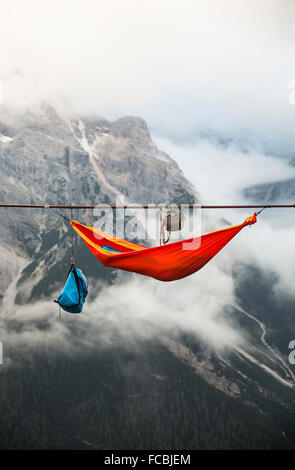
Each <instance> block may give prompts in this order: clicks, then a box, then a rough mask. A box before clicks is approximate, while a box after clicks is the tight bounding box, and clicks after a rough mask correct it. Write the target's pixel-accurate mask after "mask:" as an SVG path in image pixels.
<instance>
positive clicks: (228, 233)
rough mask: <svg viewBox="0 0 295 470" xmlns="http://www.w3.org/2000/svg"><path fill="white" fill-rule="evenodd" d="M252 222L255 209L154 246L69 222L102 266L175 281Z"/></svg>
mask: <svg viewBox="0 0 295 470" xmlns="http://www.w3.org/2000/svg"><path fill="white" fill-rule="evenodd" d="M255 222H256V212H255V213H254V214H253V215H252V216H251V217H248V218H247V219H246V220H245V221H244V222H243V223H242V224H239V225H234V226H233V227H228V228H225V229H222V230H216V231H215V232H210V233H207V234H206V235H202V236H201V237H196V238H190V239H189V240H181V241H178V242H175V243H170V244H169V245H162V246H156V247H153V248H148V247H145V246H142V245H137V244H135V243H131V242H128V241H126V240H121V239H120V238H115V237H111V236H109V235H106V234H105V233H104V232H101V231H100V230H98V229H96V228H93V227H87V226H85V225H82V224H79V223H78V222H75V221H74V220H73V221H71V225H72V227H73V228H74V229H75V230H76V232H77V233H78V234H79V235H80V236H81V237H82V239H83V240H84V242H85V243H86V245H87V246H88V248H89V249H90V250H91V251H92V253H93V254H94V256H96V258H97V259H98V260H99V261H100V262H101V263H102V264H104V265H105V266H111V267H113V268H119V269H124V270H125V271H132V272H135V273H139V274H144V275H145V276H151V277H154V278H155V279H159V280H160V281H175V280H177V279H181V278H183V277H186V276H189V275H190V274H193V273H195V272H196V271H198V270H199V269H201V268H202V267H203V266H205V264H206V263H208V261H210V259H211V258H213V257H214V256H215V255H216V254H217V253H218V252H219V251H220V250H221V249H222V248H223V247H224V246H225V245H226V244H227V243H228V242H229V241H230V240H231V239H232V238H233V237H234V236H236V235H237V234H238V233H239V232H240V230H242V228H244V227H246V225H252V224H254V223H255ZM194 246H195V248H194Z"/></svg>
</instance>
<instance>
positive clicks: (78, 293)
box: [54, 264, 88, 313]
mask: <svg viewBox="0 0 295 470" xmlns="http://www.w3.org/2000/svg"><path fill="white" fill-rule="evenodd" d="M87 294H88V282H87V279H86V277H85V276H84V274H83V273H82V271H81V269H79V268H76V266H75V265H74V264H72V265H71V268H70V270H69V275H68V279H67V281H66V283H65V286H64V288H63V290H62V292H61V294H60V296H59V297H58V299H57V300H54V302H56V303H58V304H59V305H60V307H61V308H62V309H63V310H65V311H66V312H70V313H80V312H81V311H82V307H83V304H84V301H85V299H86V297H87Z"/></svg>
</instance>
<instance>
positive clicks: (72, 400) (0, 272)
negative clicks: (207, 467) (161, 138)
mask: <svg viewBox="0 0 295 470" xmlns="http://www.w3.org/2000/svg"><path fill="white" fill-rule="evenodd" d="M118 196H124V197H125V202H126V201H128V202H131V203H139V204H147V203H156V204H158V203H171V202H175V203H193V202H196V201H197V198H198V196H197V195H196V194H195V190H194V188H193V187H192V185H191V184H190V183H189V181H187V180H186V179H185V178H184V176H183V174H182V172H181V170H180V168H179V167H178V165H177V164H176V163H175V162H174V161H173V159H172V158H170V156H169V155H167V154H166V153H164V152H162V151H161V150H159V149H157V147H156V146H155V145H154V143H153V142H152V140H151V137H150V134H149V130H148V128H147V124H146V123H145V121H144V120H143V119H141V118H138V117H124V118H121V119H119V120H117V121H115V122H109V121H107V120H105V119H103V118H101V117H96V116H92V117H89V116H80V117H77V116H75V117H73V116H65V115H62V114H60V113H58V112H57V111H56V110H54V109H53V108H52V107H49V106H48V105H42V106H40V108H38V109H37V110H30V111H27V112H25V113H21V114H17V113H14V112H11V111H9V110H5V109H3V108H2V112H1V116H0V200H1V202H2V203H8V202H15V203H17V202H19V203H32V204H38V203H42V204H45V203H48V204H50V203H51V204H62V203H73V204H92V205H94V204H99V203H104V204H114V203H115V201H116V197H118ZM1 211H2V212H1V215H2V217H1V226H0V289H1V290H0V293H1V311H2V314H1V317H0V322H1V323H0V324H1V331H2V335H3V339H2V338H0V340H2V341H3V343H4V346H5V348H6V349H5V351H6V353H5V354H6V357H7V358H8V359H9V360H8V359H7V361H8V362H7V363H6V364H4V365H3V367H2V369H0V375H1V379H2V380H1V384H2V385H1V388H0V414H1V416H2V421H1V424H0V447H1V448H65V447H66V448H103V449H110V448H121V449H132V448H133V449H139V448H149V449H153V448H154V449H167V448H175V449H206V448H207V449H208V448H295V432H294V430H293V422H294V416H295V389H294V379H295V376H294V372H293V370H292V367H291V366H290V364H289V363H288V360H287V357H286V342H287V339H288V338H290V335H291V336H292V334H293V337H295V329H294V321H293V317H292V312H293V299H292V298H288V297H286V296H284V297H280V295H279V294H278V293H277V292H276V290H275V285H276V282H277V279H276V278H275V277H272V273H267V272H263V271H261V270H260V269H259V268H257V267H253V266H252V265H247V264H245V266H243V267H240V266H239V267H234V269H233V273H232V276H233V279H234V282H235V294H236V304H235V305H228V306H227V308H226V309H225V311H224V315H225V316H226V317H227V318H228V319H230V320H231V321H232V322H233V323H235V325H236V328H237V329H243V331H245V332H246V336H247V341H245V343H244V345H243V347H242V346H241V347H237V346H235V347H232V348H231V350H230V351H227V353H224V354H223V353H221V352H217V351H215V350H214V349H213V348H212V347H209V346H208V344H205V342H204V341H203V340H201V339H197V338H196V337H194V336H193V335H189V334H187V333H185V332H181V331H180V332H179V334H178V335H177V336H175V335H174V336H171V337H170V336H169V335H167V334H161V332H160V334H158V335H157V336H156V337H154V338H153V339H145V340H143V339H138V340H137V341H136V342H135V343H136V344H134V342H133V343H132V342H130V344H129V343H126V342H125V341H123V339H122V337H121V336H120V334H118V335H117V336H112V335H113V333H112V335H111V339H110V346H109V347H108V348H105V349H100V348H98V347H94V346H93V340H92V343H91V345H90V344H89V340H88V339H89V336H90V335H92V337H93V335H94V336H95V335H97V337H98V338H100V336H99V335H101V334H102V333H101V332H104V331H105V335H106V336H108V335H110V332H109V330H108V323H107V322H108V321H111V320H110V318H112V315H111V314H112V312H111V311H110V312H109V315H108V317H110V318H105V317H104V316H101V317H100V321H101V323H100V324H99V327H98V325H97V322H96V323H94V322H93V321H92V318H90V317H89V318H87V317H85V318H84V317H83V316H79V317H75V318H72V317H70V316H68V317H66V319H64V318H62V319H59V317H58V315H56V317H53V316H52V314H51V313H50V314H46V315H45V314H43V313H42V309H44V308H45V307H44V306H45V305H46V302H51V300H52V298H53V296H54V295H55V294H56V293H57V292H58V290H59V289H60V288H61V287H62V285H63V282H64V280H65V277H66V274H67V270H68V266H69V261H70V257H71V237H70V232H69V227H68V224H67V223H66V222H65V221H64V220H63V219H62V218H60V217H59V216H58V215H57V214H56V213H54V212H52V211H51V210H47V211H46V210H38V209H34V210H18V209H11V210H7V209H1ZM68 215H69V214H68ZM74 216H75V217H76V216H77V214H74ZM79 220H81V221H82V222H83V221H84V222H87V223H88V222H89V223H92V222H93V217H92V214H90V213H87V212H86V211H85V213H84V212H83V213H82V211H80V212H79ZM75 243H76V250H75V251H76V259H77V260H78V261H79V262H81V263H82V265H83V270H85V272H86V274H87V277H88V279H89V282H90V285H91V289H90V294H89V300H88V301H89V302H90V303H91V302H92V301H94V300H95V299H97V305H98V307H97V315H99V305H100V299H101V298H102V297H101V296H103V288H104V287H107V286H112V285H115V284H116V285H119V286H121V285H123V286H124V285H125V284H126V285H127V283H128V282H132V279H133V278H132V275H130V274H129V273H124V272H120V271H117V270H114V269H110V268H105V267H103V266H101V265H100V264H99V263H98V262H97V260H96V259H95V258H94V257H93V255H92V254H91V253H90V252H89V250H87V249H86V248H85V246H84V245H83V244H82V243H81V242H79V241H76V242H75ZM249 293H251V295H249ZM40 302H41V303H40ZM130 302H132V299H130ZM93 305H96V303H93ZM93 308H94V307H93ZM21 309H23V310H21ZM19 311H24V312H26V314H25V315H23V314H14V313H15V312H19ZM278 311H280V315H279V316H278V315H277V312H278ZM123 314H124V312H122V316H123ZM179 314H180V315H181V311H180V312H179ZM159 315H160V313H159ZM79 319H80V320H79ZM122 325H123V324H122ZM129 327H130V325H129ZM122 328H123V326H122ZM39 331H40V332H42V335H43V336H42V338H43V341H44V343H41V344H40V343H38V344H37V343H36V336H37V332H39ZM52 331H53V332H54V334H55V335H56V337H57V338H56V344H57V345H58V346H56V344H55V347H52V343H50V341H49V339H48V341H47V340H46V338H52ZM5 341H6V342H5ZM60 343H62V347H61V346H60ZM64 343H66V344H64ZM77 345H80V347H79V348H78V349H79V353H77V352H75V353H72V349H74V350H75V347H77ZM81 345H82V346H83V347H82V353H81ZM70 351H71V353H70ZM4 366H5V367H4ZM0 367H1V366H0Z"/></svg>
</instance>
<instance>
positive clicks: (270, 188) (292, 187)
mask: <svg viewBox="0 0 295 470" xmlns="http://www.w3.org/2000/svg"><path fill="white" fill-rule="evenodd" d="M244 193H245V196H246V197H247V198H249V199H251V200H252V201H255V202H261V203H268V202H269V203H271V202H276V201H279V200H280V201H290V200H291V201H293V200H294V198H295V178H290V179H288V180H284V181H275V182H273V183H266V184H258V185H256V186H251V187H249V188H246V189H245V192H244Z"/></svg>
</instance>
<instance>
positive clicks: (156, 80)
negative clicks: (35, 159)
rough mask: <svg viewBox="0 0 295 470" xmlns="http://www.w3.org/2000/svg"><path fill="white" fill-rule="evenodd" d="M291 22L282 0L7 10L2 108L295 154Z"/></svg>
mask: <svg viewBox="0 0 295 470" xmlns="http://www.w3.org/2000/svg"><path fill="white" fill-rule="evenodd" d="M294 18H295V5H294V2H292V1H285V2H284V4H282V2H280V1H279V0H258V1H256V2H255V4H254V3H252V2H247V1H244V0H239V1H234V0H226V1H225V2H220V1H219V0H211V1H209V2H207V1H203V0H198V1H196V0H184V1H183V2H179V1H178V0H174V1H173V0H162V1H161V2H158V1H155V0H150V1H149V2H137V1H135V0H125V1H124V2H119V1H117V0H109V1H107V2H106V1H97V0H86V1H83V2H82V0H73V1H71V4H70V5H69V2H68V1H66V0H58V1H57V0H53V1H49V0H45V1H43V2H38V1H37V0H27V1H26V2H21V1H20V0H11V1H10V2H5V3H4V2H3V3H2V7H1V15H0V44H1V46H0V47H1V51H0V57H1V63H0V79H2V81H3V83H4V89H3V93H4V101H5V102H6V103H8V102H12V103H14V105H17V104H18V105H19V104H20V103H25V102H29V101H30V100H33V101H35V100H36V99H37V98H39V97H43V98H44V99H46V100H50V99H52V100H54V101H55V102H56V101H63V102H64V103H65V104H67V105H70V106H71V107H72V108H74V109H75V110H77V111H79V112H87V113H88V112H95V113H98V114H100V115H103V116H105V117H109V118H111V119H113V118H116V117H118V116H121V115H125V114H136V115H140V116H142V117H144V118H145V119H147V120H148V122H149V124H150V125H151V126H152V127H157V128H161V129H162V131H163V132H166V131H167V132H168V131H169V132H172V133H173V132H186V131H187V130H188V129H192V131H194V132H197V131H198V129H206V128H213V129H216V130H219V131H222V132H225V133H227V134H229V135H233V134H235V133H236V132H240V131H241V130H245V129H246V130H247V129H248V130H251V131H252V132H254V133H255V135H258V136H260V137H261V136H263V137H264V138H266V139H267V140H268V141H277V142H279V143H280V144H281V145H283V144H284V145H287V144H288V145H289V146H291V145H292V144H293V136H294V125H295V106H291V105H290V104H289V101H288V96H289V94H290V92H291V90H290V89H289V88H288V85H289V83H290V82H291V80H294V79H295V65H294V60H293V44H294V39H295V38H294V35H295V31H294ZM20 74H21V75H20ZM20 76H22V77H23V79H20Z"/></svg>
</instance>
